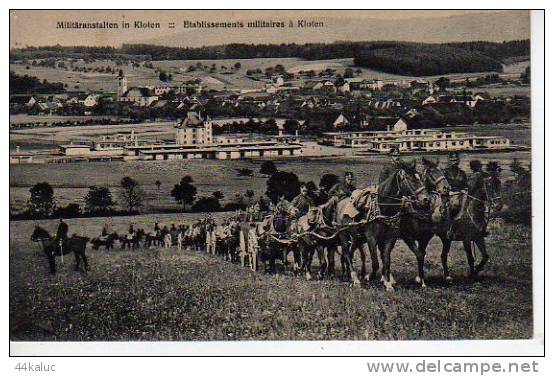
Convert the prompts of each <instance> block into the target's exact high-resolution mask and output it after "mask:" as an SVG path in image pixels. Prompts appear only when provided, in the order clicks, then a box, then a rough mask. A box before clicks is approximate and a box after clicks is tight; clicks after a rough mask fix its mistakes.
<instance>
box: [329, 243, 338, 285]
mask: <svg viewBox="0 0 554 376" xmlns="http://www.w3.org/2000/svg"><path fill="white" fill-rule="evenodd" d="M336 247H337V246H336V245H331V246H329V247H327V276H328V277H331V278H332V277H334V276H335V253H336Z"/></svg>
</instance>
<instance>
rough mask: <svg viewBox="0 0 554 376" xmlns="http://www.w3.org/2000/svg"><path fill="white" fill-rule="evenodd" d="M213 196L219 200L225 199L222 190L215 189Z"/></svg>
mask: <svg viewBox="0 0 554 376" xmlns="http://www.w3.org/2000/svg"><path fill="white" fill-rule="evenodd" d="M212 196H213V197H214V198H216V199H218V200H223V198H224V197H225V195H224V194H223V193H222V192H221V191H215V192H214V193H212Z"/></svg>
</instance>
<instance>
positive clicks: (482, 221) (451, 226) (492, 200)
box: [418, 160, 502, 281]
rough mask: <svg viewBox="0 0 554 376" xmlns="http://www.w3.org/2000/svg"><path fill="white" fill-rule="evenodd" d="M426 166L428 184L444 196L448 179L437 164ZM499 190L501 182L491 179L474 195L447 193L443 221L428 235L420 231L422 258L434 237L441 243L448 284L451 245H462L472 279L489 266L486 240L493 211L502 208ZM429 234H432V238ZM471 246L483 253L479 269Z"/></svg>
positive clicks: (435, 222) (431, 163)
mask: <svg viewBox="0 0 554 376" xmlns="http://www.w3.org/2000/svg"><path fill="white" fill-rule="evenodd" d="M423 163H424V165H425V170H424V171H423V176H424V180H425V181H426V183H427V184H428V185H429V186H430V187H431V189H435V191H439V192H441V194H442V195H444V194H446V192H448V189H447V188H448V187H449V185H448V182H447V181H446V179H444V178H443V177H444V175H443V174H442V171H440V169H438V168H437V163H436V162H433V161H429V160H424V161H423ZM499 189H500V185H499V184H498V182H497V181H495V180H494V179H493V178H492V177H487V178H485V179H484V180H483V184H482V185H481V186H480V187H477V189H476V192H475V193H474V194H469V193H468V192H465V191H462V192H449V193H447V194H448V195H449V196H448V198H449V205H448V207H447V210H446V212H443V213H441V214H440V217H441V219H442V220H441V221H438V223H437V221H433V224H432V225H431V226H428V228H427V233H425V230H422V231H421V234H420V236H421V237H422V241H420V240H418V246H419V248H420V249H422V250H423V254H425V253H424V252H425V248H426V247H427V244H428V243H429V240H430V239H431V237H432V236H433V235H436V236H438V237H439V238H440V239H441V242H442V253H441V262H442V267H443V273H444V278H445V280H446V281H451V280H452V277H451V276H450V273H449V269H448V253H449V251H450V248H451V244H452V241H462V242H463V245H464V251H465V253H466V257H467V261H468V266H469V276H470V277H471V278H474V277H476V276H477V275H478V273H479V272H480V271H482V270H483V268H484V267H485V265H486V263H487V262H488V260H489V255H488V253H487V249H486V245H485V240H484V238H485V233H486V226H487V223H488V219H489V216H490V210H491V209H493V210H498V209H500V208H501V207H502V202H501V201H500V196H499V194H498V191H499ZM453 230H454V231H453ZM429 232H432V234H431V235H430V237H429ZM427 237H429V240H427V241H426V238H427ZM472 243H475V245H477V248H478V249H479V251H480V252H481V257H482V258H481V262H480V263H479V264H478V265H477V267H475V258H474V256H473V251H472Z"/></svg>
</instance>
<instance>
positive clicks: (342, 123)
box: [333, 113, 350, 128]
mask: <svg viewBox="0 0 554 376" xmlns="http://www.w3.org/2000/svg"><path fill="white" fill-rule="evenodd" d="M348 125H350V120H348V119H347V118H346V116H344V115H343V114H342V113H341V114H340V115H339V116H338V117H337V118H336V119H335V121H334V122H333V128H343V127H346V126H348Z"/></svg>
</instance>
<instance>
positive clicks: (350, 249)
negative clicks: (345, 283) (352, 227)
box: [341, 235, 360, 286]
mask: <svg viewBox="0 0 554 376" xmlns="http://www.w3.org/2000/svg"><path fill="white" fill-rule="evenodd" d="M341 240H342V242H341V243H342V245H343V246H342V249H343V251H342V255H343V256H344V264H345V267H346V272H347V273H350V280H351V281H352V284H353V285H354V286H360V280H359V279H358V275H357V273H356V271H355V270H354V266H353V264H352V256H353V254H354V249H355V248H354V247H355V244H354V243H355V242H354V241H353V240H352V241H351V242H350V244H348V243H349V242H348V238H347V237H346V236H344V235H343V236H342V237H341ZM347 275H348V274H347Z"/></svg>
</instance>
